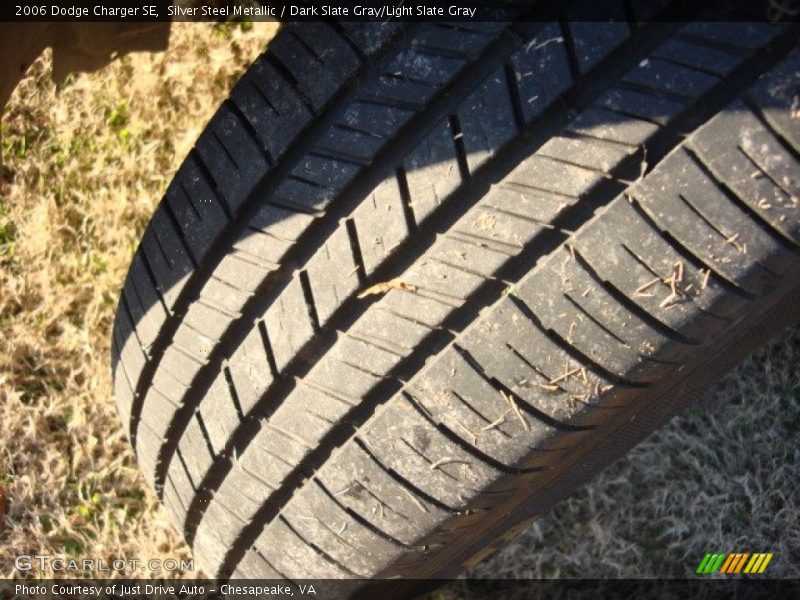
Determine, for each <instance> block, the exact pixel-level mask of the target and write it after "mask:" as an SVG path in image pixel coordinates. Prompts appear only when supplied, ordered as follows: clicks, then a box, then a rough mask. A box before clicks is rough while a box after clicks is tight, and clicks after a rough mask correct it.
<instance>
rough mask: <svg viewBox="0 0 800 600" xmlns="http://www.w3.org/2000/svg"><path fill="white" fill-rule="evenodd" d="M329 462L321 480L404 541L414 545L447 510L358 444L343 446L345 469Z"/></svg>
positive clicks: (342, 501) (343, 500)
mask: <svg viewBox="0 0 800 600" xmlns="http://www.w3.org/2000/svg"><path fill="white" fill-rule="evenodd" d="M330 464H331V463H328V464H327V465H324V466H323V467H322V468H321V469H320V470H319V472H318V474H317V479H318V480H319V481H320V483H321V484H322V485H323V486H324V487H325V488H326V489H327V490H328V492H329V493H330V494H331V495H332V496H333V497H334V498H336V501H337V502H338V503H339V504H341V505H342V506H343V507H345V508H346V509H348V510H350V511H353V512H354V513H356V514H358V515H360V516H361V518H363V519H366V520H367V521H369V522H370V523H372V525H373V526H374V527H376V528H377V529H380V530H381V531H383V532H384V533H386V534H387V535H389V536H391V537H393V538H395V539H397V540H398V541H400V542H402V543H403V544H407V545H411V544H414V543H415V542H416V541H417V539H418V538H419V536H420V535H421V533H422V532H421V531H420V530H421V529H422V530H424V528H425V527H433V526H435V523H436V522H437V521H438V520H439V519H441V518H442V517H443V516H444V515H445V514H446V513H445V512H444V511H443V510H442V509H441V508H440V507H438V506H436V505H434V504H433V503H431V502H429V501H428V500H427V499H425V498H422V497H420V496H419V495H417V494H415V493H414V492H413V491H412V490H410V489H408V488H406V487H405V486H403V485H402V484H401V483H399V482H398V481H397V480H396V478H394V477H392V476H391V475H390V474H389V473H387V472H386V471H385V470H384V469H382V468H381V467H380V466H379V465H378V464H377V463H376V462H374V461H373V460H372V459H371V458H370V457H369V455H367V454H366V453H365V452H364V450H363V449H361V448H360V447H359V446H357V445H355V444H347V445H346V446H344V447H343V448H342V453H341V464H342V465H346V466H345V467H344V468H338V465H337V468H331V467H330V466H329V465H330Z"/></svg>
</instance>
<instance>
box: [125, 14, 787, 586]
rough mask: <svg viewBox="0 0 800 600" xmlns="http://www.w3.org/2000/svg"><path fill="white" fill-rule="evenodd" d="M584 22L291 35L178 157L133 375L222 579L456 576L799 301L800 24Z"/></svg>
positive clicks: (192, 523)
mask: <svg viewBox="0 0 800 600" xmlns="http://www.w3.org/2000/svg"><path fill="white" fill-rule="evenodd" d="M573 8H574V7H573ZM525 10H527V9H525ZM620 10H622V7H620ZM660 10H661V11H662V12H661V14H660V15H659V18H660V19H661V20H662V21H668V16H669V14H670V13H669V11H670V10H672V8H670V7H669V6H667V7H665V8H662V9H660ZM682 10H684V12H685V7H684V9H682ZM569 11H570V8H569V7H568V9H566V11H565V13H564V15H562V16H561V18H556V19H555V20H554V21H553V22H540V21H537V22H533V21H530V19H531V18H532V16H533V15H535V14H536V13H523V9H522V8H520V9H519V15H518V16H519V18H520V20H519V21H517V22H509V23H487V24H474V23H473V24H464V23H461V24H457V25H454V24H446V23H445V24H402V25H392V26H389V25H371V24H330V23H316V24H308V23H306V24H303V25H292V24H289V25H286V26H284V27H283V29H282V30H281V32H280V33H279V34H278V36H277V37H276V38H275V40H274V41H273V42H272V43H271V44H270V46H269V48H268V50H267V52H266V53H265V54H264V55H262V56H261V57H260V58H259V59H258V60H257V61H256V62H255V63H254V65H253V66H252V67H251V68H250V69H249V70H248V72H247V73H246V74H245V75H244V76H243V78H242V80H241V81H240V82H239V83H238V84H237V86H236V87H235V89H234V90H233V92H232V94H231V97H230V99H229V100H228V101H227V102H226V103H225V104H223V106H222V107H221V108H220V110H219V112H218V113H217V114H216V115H215V117H214V118H213V119H212V122H211V123H210V124H209V127H208V129H207V130H206V131H205V132H204V133H203V134H202V136H201V137H200V139H199V140H198V142H197V144H196V147H195V149H194V150H193V151H192V153H191V154H190V156H189V157H188V158H187V160H186V162H185V163H184V164H183V166H182V167H181V168H180V170H179V172H178V173H177V175H176V178H175V180H174V182H173V183H172V184H171V186H170V187H169V190H168V191H167V194H166V196H165V198H164V200H163V201H162V203H161V205H160V206H159V209H158V211H157V212H156V214H155V215H154V217H153V220H152V222H151V223H150V225H149V227H148V229H147V231H146V232H145V235H144V237H143V240H142V243H141V245H140V247H139V249H138V250H137V252H136V255H135V257H134V261H133V265H132V267H131V270H130V273H129V275H128V278H127V280H126V283H125V287H124V290H123V293H122V298H121V301H120V306H119V309H118V312H117V319H116V322H115V327H114V357H113V358H114V360H113V364H114V379H115V388H116V396H117V400H118V403H119V408H120V412H121V414H122V415H123V417H124V418H125V419H126V420H127V421H128V423H129V432H130V437H131V441H132V443H133V444H134V447H135V448H136V451H137V456H138V459H139V463H140V465H141V468H142V470H143V472H144V473H145V475H146V477H147V478H148V479H149V481H150V482H151V483H152V484H153V485H154V486H155V487H156V489H157V490H158V491H159V493H160V494H161V496H162V498H163V501H164V503H165V505H166V507H167V508H168V510H169V512H170V513H171V515H172V517H173V519H174V522H175V524H176V526H177V527H178V528H180V529H181V530H182V531H183V532H184V533H185V535H186V537H187V540H188V541H189V542H190V543H191V544H192V545H193V547H194V550H195V552H196V554H197V556H198V558H199V559H200V561H201V563H202V564H203V566H204V568H205V570H206V571H207V573H208V575H210V576H222V577H228V576H236V577H269V576H274V577H289V578H300V577H306V578H313V577H320V578H324V577H352V576H363V577H371V576H377V575H383V576H388V575H404V576H411V577H432V576H440V575H453V574H455V573H457V572H458V570H459V569H460V568H461V567H462V565H464V564H466V563H468V562H469V561H471V560H476V559H477V558H479V557H480V556H482V555H483V554H482V550H481V549H482V548H484V547H487V546H488V544H489V542H491V541H493V540H495V538H497V537H498V536H500V534H502V532H503V531H505V530H512V531H513V530H514V529H512V528H513V527H515V526H521V525H520V523H521V520H522V519H523V517H526V518H527V517H529V516H532V515H533V514H535V512H536V511H540V510H544V509H546V507H547V506H548V505H549V504H552V502H554V501H556V500H557V499H558V498H559V497H563V495H564V494H566V493H568V491H569V489H570V485H572V486H574V485H575V484H576V483H575V482H579V481H584V480H586V479H587V478H588V477H589V476H590V475H591V472H589V471H587V470H586V469H583V470H581V468H580V464H581V461H582V460H584V458H583V457H585V456H586V453H587V452H588V451H590V449H591V448H592V447H594V446H595V445H597V444H600V443H601V441H602V440H608V439H614V440H616V439H619V440H620V442H619V445H620V447H622V446H623V445H625V440H627V439H628V437H629V438H630V439H631V440H634V439H635V438H636V436H639V435H642V432H646V431H649V430H652V428H654V427H656V426H657V425H658V423H659V422H660V421H659V418H661V416H663V415H662V412H663V413H664V414H667V413H668V412H669V411H667V410H666V408H664V407H662V408H661V409H656V408H653V409H652V413H653V418H652V419H649V420H648V419H647V418H644V417H642V418H640V422H644V423H647V426H646V427H644V428H643V429H642V428H641V427H640V426H639V423H636V424H635V426H634V425H631V423H632V421H633V419H632V418H631V415H632V414H633V415H637V414H641V413H642V412H643V411H644V412H645V413H646V412H647V411H648V410H651V409H649V408H645V407H647V406H649V405H650V404H648V403H652V402H653V399H654V398H660V397H662V396H664V395H665V394H667V395H669V394H671V393H672V392H671V391H670V390H673V389H674V388H675V386H682V387H681V389H690V388H691V386H692V385H695V384H697V383H699V382H700V381H705V380H704V379H703V376H704V373H708V372H712V371H714V369H715V368H717V367H716V366H715V365H722V364H723V362H724V361H723V358H724V354H725V353H726V352H727V351H728V350H727V349H728V348H730V347H731V344H734V343H736V344H742V341H741V340H742V339H743V338H741V335H740V334H741V333H742V332H746V331H748V328H750V327H753V326H754V325H755V324H757V323H760V322H761V321H762V320H763V319H764V318H765V315H767V313H769V312H770V311H779V310H782V309H784V308H785V307H787V306H789V304H790V303H791V302H792V299H793V298H796V296H793V294H795V292H796V290H795V288H796V286H797V283H798V275H800V255H799V254H798V250H800V199H799V197H800V178H799V176H798V173H800V169H798V167H799V166H800V165H798V157H799V156H800V115H799V114H798V107H797V106H796V102H797V100H796V99H797V95H798V93H799V92H800V90H799V89H798V88H800V82H798V76H797V73H798V72H800V53H798V51H797V50H795V47H796V45H797V39H798V38H797V36H798V32H797V29H796V27H795V26H789V25H768V24H764V23H756V22H739V23H720V22H714V23H712V22H702V17H703V15H702V14H699V15H698V18H699V19H700V21H701V22H698V23H692V24H681V23H666V22H658V23H655V22H654V23H649V24H648V23H637V24H636V25H635V26H629V25H626V24H624V23H615V24H604V25H600V24H596V23H595V24H593V25H594V26H593V27H591V28H587V27H586V23H581V22H570V21H569V15H570V12H569ZM682 14H683V13H682ZM556 17H558V15H556ZM782 323H783V322H782ZM784 324H785V323H784ZM746 339H747V340H750V341H748V342H746V343H745V344H746V347H745V348H741V347H739V346H737V351H746V350H748V349H750V347H751V346H753V345H754V344H755V343H757V342H758V343H760V342H761V341H762V340H760V338H759V339H757V338H752V340H751V339H750V338H746ZM747 344H749V346H747ZM725 364H727V363H725ZM675 389H677V388H675ZM674 395H675V396H676V397H678V396H679V395H680V394H678V393H677V392H675V394H674ZM666 404H668V403H666ZM666 404H665V406H666ZM670 406H671V405H670ZM677 407H678V404H677V403H676V404H675V406H674V408H671V410H674V409H677ZM632 411H633V412H632ZM659 411H661V412H659ZM656 414H658V415H661V416H660V417H659V418H656V417H655V415H656ZM662 420H663V419H662ZM626 431H627V433H626ZM634 432H636V433H634ZM626 436H627V437H626ZM631 443H633V442H631ZM613 454H614V453H613V452H610V451H609V453H608V456H607V458H606V459H605V460H606V462H607V461H610V460H611V459H612V458H613ZM598 456H603V457H605V456H606V455H605V454H602V453H600V454H599V455H598ZM601 466H602V465H601ZM570 477H571V478H572V479H574V480H575V482H573V483H571V484H569V485H567V484H559V483H557V482H558V481H559V478H562V479H563V478H570ZM548 490H555V491H553V492H552V493H551V492H550V491H548ZM539 496H542V497H547V500H546V501H545V500H541V501H539V500H536V501H535V502H534V499H535V498H538V497H539ZM526 502H527V503H528V504H527V506H528V508H525V506H526ZM509 507H513V509H510V508H509ZM533 507H536V508H533Z"/></svg>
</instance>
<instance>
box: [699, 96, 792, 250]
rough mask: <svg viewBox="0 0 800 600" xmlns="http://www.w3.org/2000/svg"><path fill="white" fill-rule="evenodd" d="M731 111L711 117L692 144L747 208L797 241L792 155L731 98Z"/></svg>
mask: <svg viewBox="0 0 800 600" xmlns="http://www.w3.org/2000/svg"><path fill="white" fill-rule="evenodd" d="M734 111H735V112H734ZM734 111H731V112H724V113H721V114H719V115H717V116H716V117H715V118H714V119H712V120H711V121H710V122H709V123H708V124H707V125H706V126H705V127H704V129H703V135H699V136H696V137H695V139H693V141H692V144H693V147H694V148H695V149H696V150H697V154H698V155H699V156H700V158H701V160H702V161H703V163H704V164H706V165H707V166H708V168H709V169H710V170H711V171H712V172H713V173H714V175H715V176H717V177H718V178H720V179H721V180H722V182H723V183H725V184H726V185H727V186H728V187H730V188H731V189H732V190H733V192H734V193H735V194H736V195H737V196H738V197H739V198H740V199H741V200H742V202H744V203H745V204H746V205H748V206H749V207H750V209H751V210H752V211H753V212H755V213H757V214H758V215H759V216H760V217H761V218H762V219H763V220H764V221H766V222H767V223H769V225H770V226H771V227H772V228H773V229H775V230H776V231H779V232H780V233H782V234H783V235H784V236H786V237H787V238H789V239H790V240H792V241H793V242H794V243H795V244H800V191H798V186H799V185H800V178H798V175H797V167H798V165H797V160H796V158H795V157H794V156H792V155H790V154H789V153H788V152H787V151H786V149H784V148H783V147H782V146H781V144H780V143H779V142H778V141H777V140H776V139H775V137H774V136H773V135H772V134H771V133H770V132H768V131H767V130H766V129H764V127H763V125H762V124H761V123H760V122H759V121H758V119H756V117H755V116H753V115H752V114H751V113H750V112H749V110H748V109H747V108H746V107H745V106H744V105H743V104H739V103H737V104H736V105H735V106H734ZM731 127H733V129H731ZM795 128H797V126H795ZM784 188H785V189H784Z"/></svg>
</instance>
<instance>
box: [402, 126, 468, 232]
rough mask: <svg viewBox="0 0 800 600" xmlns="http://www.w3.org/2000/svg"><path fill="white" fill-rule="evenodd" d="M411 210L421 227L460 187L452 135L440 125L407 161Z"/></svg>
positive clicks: (406, 169)
mask: <svg viewBox="0 0 800 600" xmlns="http://www.w3.org/2000/svg"><path fill="white" fill-rule="evenodd" d="M403 166H404V167H405V174H406V181H407V182H408V191H409V196H410V198H411V210H412V211H413V213H414V218H415V220H416V221H417V223H422V222H423V221H424V220H425V219H426V218H427V217H428V215H430V214H431V213H432V212H433V211H434V210H436V208H437V207H439V206H440V205H441V204H442V202H444V200H445V198H447V197H448V196H449V195H450V194H451V193H453V192H454V191H455V190H456V188H458V186H459V185H460V184H461V173H460V172H459V170H458V162H457V157H456V147H455V143H454V140H453V132H452V130H451V129H450V124H449V123H448V122H446V121H443V122H441V123H439V124H438V125H437V126H436V127H435V128H434V129H433V131H431V132H430V133H429V134H428V135H427V137H426V138H425V140H423V142H422V143H421V144H419V145H418V146H417V147H416V148H415V149H414V150H413V151H412V152H411V153H410V154H409V155H408V156H407V157H406V158H405V159H404V160H403Z"/></svg>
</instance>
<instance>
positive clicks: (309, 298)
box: [297, 269, 321, 333]
mask: <svg viewBox="0 0 800 600" xmlns="http://www.w3.org/2000/svg"><path fill="white" fill-rule="evenodd" d="M297 277H298V279H299V280H300V287H301V288H302V290H303V298H304V299H305V302H306V308H307V309H308V317H309V319H311V327H312V328H313V329H314V332H315V333H319V331H320V329H321V327H320V325H319V315H318V314H317V305H316V304H315V303H314V292H313V290H312V289H311V280H310V279H309V278H308V271H306V270H305V269H303V270H302V271H300V272H299V273H298V274H297Z"/></svg>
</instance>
